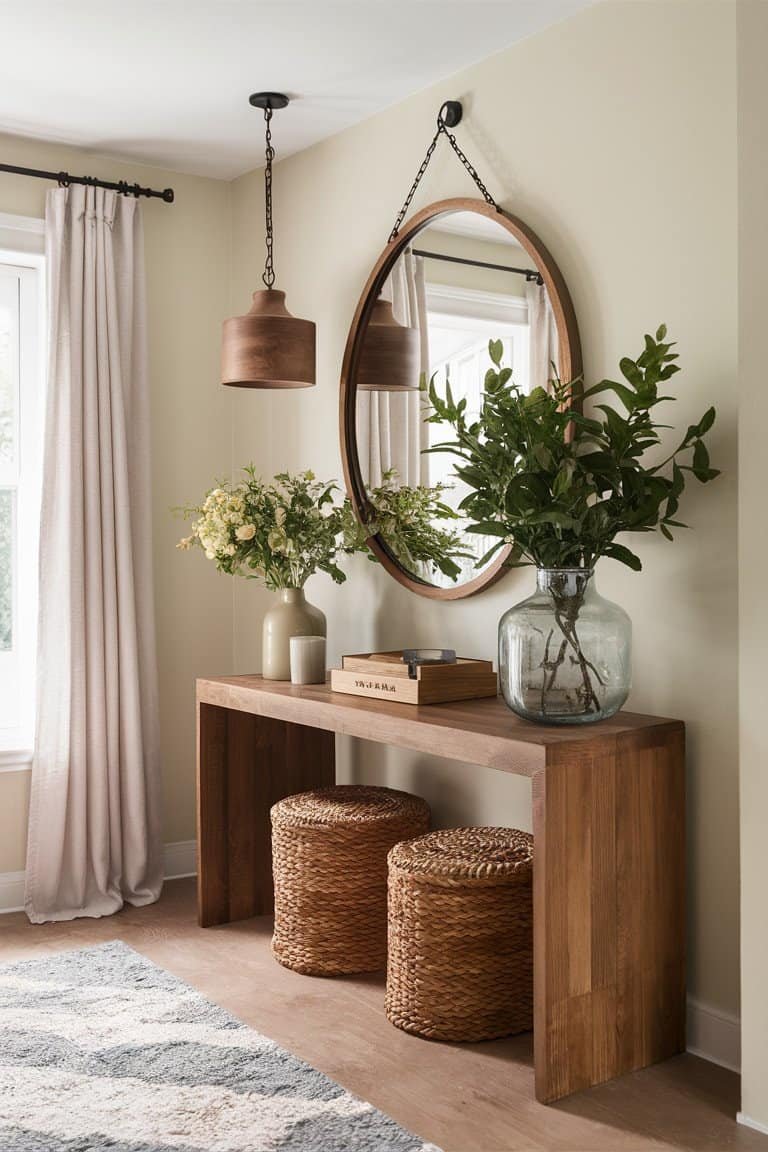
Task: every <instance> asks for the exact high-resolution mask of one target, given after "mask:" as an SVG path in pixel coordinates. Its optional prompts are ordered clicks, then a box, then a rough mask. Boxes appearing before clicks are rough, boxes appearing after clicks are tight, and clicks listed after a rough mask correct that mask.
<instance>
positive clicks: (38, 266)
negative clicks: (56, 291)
mask: <svg viewBox="0 0 768 1152" xmlns="http://www.w3.org/2000/svg"><path fill="white" fill-rule="evenodd" d="M43 230H44V224H43V221H42V220H38V219H36V218H31V217H14V216H9V215H5V214H0V265H2V266H3V267H4V268H10V269H15V270H17V271H18V283H19V292H20V323H21V333H20V347H21V349H22V350H23V355H22V357H21V362H20V365H19V373H20V379H19V393H18V398H17V399H18V410H17V413H16V419H17V431H18V453H17V461H16V466H15V473H16V477H15V488H16V512H15V516H16V526H17V536H16V544H17V555H16V558H15V561H16V563H15V570H14V576H13V579H14V621H13V627H14V635H15V637H17V638H18V639H15V640H14V647H15V648H17V651H18V655H17V660H18V664H17V665H16V667H17V668H18V676H19V683H20V685H21V705H20V709H19V716H18V720H19V723H18V724H17V725H16V726H14V727H7V728H0V772H13V771H18V770H20V769H24V768H28V767H29V765H30V764H31V761H32V751H33V746H34V724H35V697H36V690H35V663H36V639H37V637H36V633H37V605H38V590H37V550H38V536H39V522H40V521H39V513H40V492H41V484H42V438H43V421H44V406H45V375H46V359H47V358H46V331H45V329H46V324H45V298H46V288H45V256H44V254H43V247H44V240H43ZM1 483H2V486H3V487H6V486H8V473H6V475H5V477H4V478H3V480H2V481H1ZM12 486H14V485H12ZM19 574H20V578H19Z"/></svg>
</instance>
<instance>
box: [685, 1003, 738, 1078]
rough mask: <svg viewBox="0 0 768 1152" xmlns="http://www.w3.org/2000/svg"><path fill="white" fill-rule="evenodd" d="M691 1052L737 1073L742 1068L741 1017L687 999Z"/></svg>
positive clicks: (689, 1048)
mask: <svg viewBox="0 0 768 1152" xmlns="http://www.w3.org/2000/svg"><path fill="white" fill-rule="evenodd" d="M687 1048H688V1051H689V1052H692V1053H693V1055H694V1056H701V1057H702V1058H703V1059H704V1060H710V1061H711V1062H712V1063H713V1064H720V1065H722V1067H723V1068H730V1070H731V1071H732V1072H738V1071H739V1070H740V1068H741V1026H740V1024H739V1018H738V1016H734V1015H732V1014H731V1013H730V1012H723V1011H722V1010H721V1009H719V1008H712V1007H710V1005H708V1004H702V1003H701V1001H700V1000H694V999H693V998H692V997H689V998H688V1044H687Z"/></svg>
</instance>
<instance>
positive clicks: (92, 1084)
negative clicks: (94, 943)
mask: <svg viewBox="0 0 768 1152" xmlns="http://www.w3.org/2000/svg"><path fill="white" fill-rule="evenodd" d="M0 1149H2V1150H3V1152H101V1150H102V1149H103V1150H104V1152H107V1150H109V1152H439V1149H436V1148H435V1146H434V1145H432V1144H425V1143H424V1142H423V1141H421V1140H420V1139H419V1138H418V1137H416V1136H413V1135H411V1134H410V1133H409V1132H406V1131H405V1130H404V1129H403V1128H401V1127H400V1126H399V1125H397V1124H396V1123H395V1122H394V1120H391V1119H390V1118H389V1117H387V1116H385V1115H383V1113H381V1112H377V1111H376V1109H375V1108H373V1106H372V1105H370V1104H366V1103H364V1102H362V1101H360V1100H357V1099H355V1097H354V1096H351V1095H350V1094H349V1092H346V1091H345V1090H344V1089H343V1088H341V1087H340V1086H339V1085H338V1084H335V1083H334V1082H333V1081H332V1080H329V1079H328V1077H327V1076H324V1075H323V1074H322V1073H320V1072H318V1071H317V1070H316V1069H314V1068H312V1067H310V1065H309V1064H305V1063H303V1062H302V1061H301V1060H298V1059H296V1057H295V1056H292V1055H291V1054H290V1053H288V1052H286V1051H285V1050H284V1049H282V1048H279V1047H278V1045H277V1044H275V1043H273V1041H271V1040H268V1039H267V1038H266V1037H265V1036H261V1035H259V1033H258V1032H254V1031H253V1029H251V1028H249V1027H247V1025H245V1024H243V1023H242V1022H241V1021H239V1020H236V1019H235V1018H234V1017H233V1016H230V1015H229V1014H228V1013H227V1012H225V1011H224V1010H223V1009H221V1008H218V1007H216V1006H215V1005H214V1004H211V1003H210V1002H209V1001H208V1000H205V999H204V998H203V997H202V996H201V995H200V994H199V992H196V991H195V990H194V988H190V987H189V986H188V985H187V984H184V983H183V982H182V981H181V980H177V979H176V977H175V976H172V975H171V974H170V973H169V972H166V971H164V970H163V969H162V968H158V967H157V966H156V965H155V964H153V963H151V961H149V960H147V959H146V958H145V957H144V956H140V955H139V953H138V952H134V951H133V949H131V948H128V947H127V946H126V945H125V944H121V943H113V944H104V945H101V946H99V947H96V948H83V949H80V950H78V951H76V952H62V953H59V954H58V955H54V956H51V957H48V958H45V959H39V960H29V961H24V962H22V963H18V964H10V965H5V966H3V967H1V968H0Z"/></svg>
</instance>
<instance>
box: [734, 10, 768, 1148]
mask: <svg viewBox="0 0 768 1152" xmlns="http://www.w3.org/2000/svg"><path fill="white" fill-rule="evenodd" d="M738 33H739V40H738V50H739V598H740V628H739V654H740V669H739V670H740V693H739V695H740V700H739V708H740V732H741V772H740V789H741V876H742V895H741V919H742V929H741V973H742V1004H743V1008H742V1014H741V1018H742V1109H743V1111H744V1113H745V1114H746V1115H747V1116H748V1117H751V1118H752V1119H753V1120H756V1121H757V1122H758V1123H762V1124H763V1125H765V1126H768V981H766V972H767V971H768V901H766V875H768V841H767V840H766V813H768V729H766V724H765V692H764V685H765V663H766V655H767V654H768V614H767V613H766V608H767V607H768V597H766V589H765V577H766V571H767V570H768V543H766V533H765V519H766V496H765V491H766V481H765V437H766V429H768V389H767V388H766V385H765V378H764V377H765V367H764V361H765V316H766V311H767V310H768V289H767V288H766V267H767V266H768V220H766V205H768V154H766V148H765V122H766V114H768V75H767V74H766V70H765V45H766V43H768V5H766V4H764V3H762V2H761V0H747V2H745V3H742V4H740V11H739V26H738ZM766 1130H768V1127H767V1129H766Z"/></svg>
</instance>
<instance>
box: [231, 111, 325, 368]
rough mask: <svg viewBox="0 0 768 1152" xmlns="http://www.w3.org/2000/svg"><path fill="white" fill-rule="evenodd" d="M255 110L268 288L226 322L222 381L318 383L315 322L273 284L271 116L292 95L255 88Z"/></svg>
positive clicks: (262, 289)
mask: <svg viewBox="0 0 768 1152" xmlns="http://www.w3.org/2000/svg"><path fill="white" fill-rule="evenodd" d="M250 103H251V104H252V105H253V106H254V108H261V109H263V111H264V122H265V144H266V165H265V167H264V205H265V215H266V248H267V253H266V260H265V262H264V273H263V275H262V280H263V281H264V285H265V287H264V288H260V289H258V290H257V291H256V292H254V294H253V304H252V305H251V310H250V312H248V313H247V315H245V316H233V317H232V318H231V319H229V320H225V321H224V328H223V334H222V343H221V382H222V384H231V385H234V386H235V387H237V388H310V387H311V386H312V385H313V384H314V383H315V325H314V324H313V323H312V321H311V320H299V319H297V318H296V317H295V316H291V314H290V312H289V311H288V309H287V308H286V306H285V292H278V291H277V289H276V288H275V287H274V283H275V268H274V261H273V254H272V248H273V229H272V161H273V159H274V156H275V152H274V149H273V147H272V131H271V126H270V125H271V120H272V113H273V111H274V110H275V109H279V108H285V107H286V105H287V104H288V97H287V96H283V95H281V93H279V92H256V93H254V95H253V96H251V97H250Z"/></svg>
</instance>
